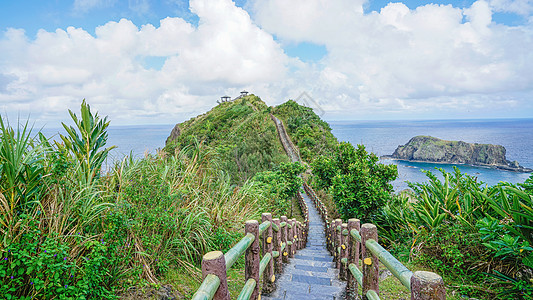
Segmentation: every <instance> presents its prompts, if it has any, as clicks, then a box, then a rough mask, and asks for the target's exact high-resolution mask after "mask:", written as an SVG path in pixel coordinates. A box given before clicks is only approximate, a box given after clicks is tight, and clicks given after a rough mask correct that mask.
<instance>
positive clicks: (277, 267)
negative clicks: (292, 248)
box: [272, 218, 283, 274]
mask: <svg viewBox="0 0 533 300" xmlns="http://www.w3.org/2000/svg"><path fill="white" fill-rule="evenodd" d="M272 222H274V224H276V226H278V228H279V230H278V231H275V232H276V235H275V238H274V249H276V251H278V253H279V255H278V257H276V258H274V262H275V264H274V271H276V274H279V273H281V271H282V270H283V261H282V259H283V258H282V257H283V253H281V231H282V228H281V227H280V223H281V222H280V221H279V219H278V218H275V219H272Z"/></svg>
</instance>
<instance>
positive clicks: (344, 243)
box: [339, 223, 350, 280]
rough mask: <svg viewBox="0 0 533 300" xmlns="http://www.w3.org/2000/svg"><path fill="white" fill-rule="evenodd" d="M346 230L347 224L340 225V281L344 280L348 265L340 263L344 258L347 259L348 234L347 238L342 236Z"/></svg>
mask: <svg viewBox="0 0 533 300" xmlns="http://www.w3.org/2000/svg"><path fill="white" fill-rule="evenodd" d="M345 229H346V230H348V224H346V223H342V226H341V255H340V260H341V264H340V266H341V267H340V269H339V278H340V279H341V280H346V276H347V274H346V271H347V270H348V264H347V263H346V264H343V263H342V259H343V258H346V259H348V243H349V241H350V233H348V235H347V236H345V235H344V234H343V231H344V230H345Z"/></svg>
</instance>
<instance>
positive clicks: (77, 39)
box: [0, 0, 533, 124]
mask: <svg viewBox="0 0 533 300" xmlns="http://www.w3.org/2000/svg"><path fill="white" fill-rule="evenodd" d="M532 12H533V2H532V1H531V0H489V1H483V0H480V1H415V0H409V1H402V2H397V3H389V1H382V0H379V1H363V0H336V1H324V0H307V1H303V0H294V1H290V2H287V1H281V0H249V1H245V0H240V1H230V0H192V1H190V2H189V1H179V0H164V1H150V0H128V1H120V0H70V1H66V0H52V1H24V0H21V1H7V0H3V1H1V2H0V52H2V53H4V55H3V57H2V58H0V108H1V109H2V111H3V112H5V114H7V115H14V114H19V115H20V114H22V115H25V114H29V115H32V116H34V117H36V118H37V119H38V122H43V123H47V122H55V121H57V120H61V119H62V118H64V117H65V116H66V111H67V109H68V108H71V109H73V108H74V109H75V108H76V107H77V106H78V105H79V102H80V100H81V99H82V98H87V100H88V101H89V103H94V105H93V106H95V107H96V108H97V109H99V110H101V111H102V113H103V114H107V115H110V117H111V118H112V119H113V118H114V119H115V120H116V121H117V122H118V123H121V124H130V123H166V122H168V123H175V121H176V120H177V121H180V119H185V118H188V117H190V116H193V115H196V114H199V113H202V112H203V111H205V110H207V109H209V108H210V107H211V106H212V105H213V103H215V101H216V99H217V98H218V97H219V95H222V94H230V95H233V94H235V93H237V92H238V91H240V90H241V89H243V88H245V89H248V90H250V91H252V92H254V93H256V94H257V95H259V96H261V97H262V98H264V100H266V101H267V102H268V103H269V104H277V103H281V102H283V101H285V100H287V99H289V98H296V97H297V96H298V95H299V94H300V93H302V92H304V91H305V92H307V93H308V94H310V95H312V96H313V98H315V99H316V103H317V105H320V106H321V108H322V109H323V110H324V111H325V112H326V116H325V118H327V119H427V118H484V117H487V118H499V117H502V118H504V117H505V118H508V117H531V116H533V110H532V105H531V101H530V99H531V98H532V97H531V96H532V95H533V92H532V90H533V86H532V83H533V78H532V77H533V75H531V74H529V73H531V72H529V70H530V67H533V62H532V61H533V58H532V54H531V53H532V52H533V51H532V50H533V46H532V45H533V42H532V40H533V37H532V33H531V32H532V31H533V30H532V29H533V28H532V23H533V18H532V17H531V14H532ZM149 24H151V25H149ZM38 32H40V33H39V34H38Z"/></svg>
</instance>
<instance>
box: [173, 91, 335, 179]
mask: <svg viewBox="0 0 533 300" xmlns="http://www.w3.org/2000/svg"><path fill="white" fill-rule="evenodd" d="M270 113H273V114H274V115H275V116H277V117H279V118H280V119H281V120H283V122H284V123H285V125H286V127H287V131H288V133H289V135H290V136H291V138H292V139H293V141H294V143H295V144H296V145H297V146H298V147H299V148H300V151H301V152H302V158H303V159H304V161H310V160H311V158H312V157H314V156H313V155H311V153H316V154H323V153H326V152H328V151H330V150H331V149H333V148H334V147H335V145H336V143H337V140H336V139H335V137H334V136H333V134H331V128H330V127H329V125H328V124H327V123H326V122H324V121H322V120H320V118H319V117H318V116H317V115H316V114H315V113H314V112H313V110H312V109H310V108H308V107H304V106H301V105H298V104H297V103H296V102H294V101H292V100H289V101H288V102H286V103H284V104H281V105H279V106H276V107H269V106H267V105H266V104H265V103H264V102H263V101H262V100H261V99H260V98H259V97H257V96H255V95H250V96H246V97H243V98H240V99H237V100H235V101H231V102H223V103H221V104H219V105H217V106H216V107H214V108H213V109H211V110H210V111H208V112H206V113H204V114H202V115H199V116H197V117H194V118H192V119H190V120H188V121H185V122H183V123H180V124H177V125H176V128H175V129H174V130H173V132H172V134H171V135H170V136H169V138H168V139H167V144H166V150H167V151H168V152H173V151H175V149H176V148H177V149H181V148H183V147H186V146H187V145H191V144H193V143H196V142H200V143H203V144H204V145H206V146H208V147H210V148H211V149H213V150H214V151H215V152H216V153H217V157H218V163H219V167H220V168H221V169H223V170H224V171H226V172H227V173H228V174H229V175H230V176H231V180H232V182H233V183H236V184H242V183H244V182H245V181H246V180H248V179H250V178H251V177H253V176H254V175H255V174H256V173H258V172H262V171H266V170H271V169H272V168H273V167H275V166H277V165H279V164H280V163H286V162H289V159H288V157H287V155H286V154H285V151H284V150H283V147H282V145H281V143H280V141H279V138H278V135H277V132H276V127H275V125H274V122H272V119H271V117H270Z"/></svg>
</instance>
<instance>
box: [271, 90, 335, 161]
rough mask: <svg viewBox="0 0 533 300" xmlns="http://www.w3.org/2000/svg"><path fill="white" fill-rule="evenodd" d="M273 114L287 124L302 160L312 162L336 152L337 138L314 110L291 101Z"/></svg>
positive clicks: (278, 107) (280, 106) (277, 107)
mask: <svg viewBox="0 0 533 300" xmlns="http://www.w3.org/2000/svg"><path fill="white" fill-rule="evenodd" d="M272 113H273V114H274V115H275V116H276V117H278V118H280V119H281V120H282V121H283V123H284V124H285V128H286V129H287V133H288V134H289V135H290V137H291V139H292V142H293V143H294V144H295V145H296V146H297V147H298V149H299V150H300V157H301V158H302V160H304V161H306V162H311V161H312V160H313V159H314V158H316V157H317V156H319V155H323V154H327V153H331V152H333V151H334V150H335V148H336V146H337V143H338V142H337V138H335V136H334V135H333V134H332V133H331V127H330V126H329V124H328V123H326V122H324V121H322V120H321V119H320V117H319V116H317V115H316V114H315V113H314V112H313V109H311V108H309V107H305V106H301V105H298V103H296V102H295V101H293V100H289V101H287V102H285V103H283V104H281V105H278V106H276V107H275V108H274V109H273V110H272Z"/></svg>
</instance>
